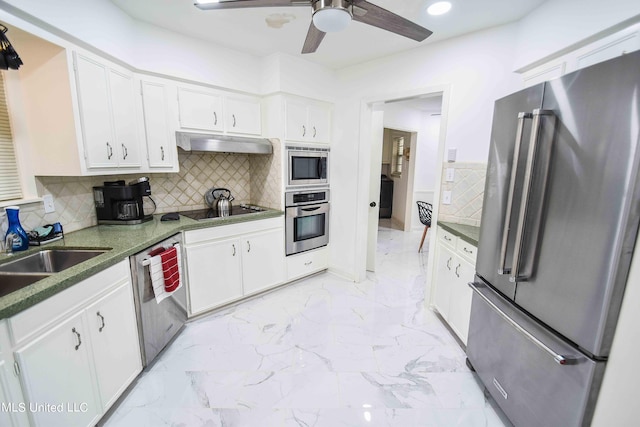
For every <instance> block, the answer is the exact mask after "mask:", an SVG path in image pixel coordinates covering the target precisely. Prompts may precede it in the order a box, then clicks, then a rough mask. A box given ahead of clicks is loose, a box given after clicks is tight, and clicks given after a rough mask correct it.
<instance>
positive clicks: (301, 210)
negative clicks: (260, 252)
mask: <svg viewBox="0 0 640 427" xmlns="http://www.w3.org/2000/svg"><path fill="white" fill-rule="evenodd" d="M285 208H286V210H285V221H286V227H285V235H286V241H287V242H286V253H287V256H288V255H293V254H297V253H299V252H304V251H308V250H311V249H315V248H319V247H322V246H326V245H327V244H328V243H329V189H328V188H318V189H305V190H298V191H288V192H286V193H285Z"/></svg>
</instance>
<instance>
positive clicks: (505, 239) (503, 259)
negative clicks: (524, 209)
mask: <svg viewBox="0 0 640 427" xmlns="http://www.w3.org/2000/svg"><path fill="white" fill-rule="evenodd" d="M532 117H533V114H531V113H525V112H520V113H518V128H517V130H516V142H515V145H514V149H513V159H512V160H511V179H510V180H509V193H507V210H506V212H505V218H504V220H505V223H504V228H503V229H502V245H501V247H500V259H499V264H498V274H509V273H511V269H510V268H507V267H506V266H505V264H506V263H507V245H508V243H509V231H510V229H511V212H512V211H513V195H514V192H515V188H516V175H517V174H518V159H519V158H520V147H521V146H522V136H523V133H524V121H525V120H526V119H530V118H532Z"/></svg>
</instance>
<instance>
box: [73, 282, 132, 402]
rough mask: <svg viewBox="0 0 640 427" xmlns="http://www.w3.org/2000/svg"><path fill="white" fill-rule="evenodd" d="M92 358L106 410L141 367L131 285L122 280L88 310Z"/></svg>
mask: <svg viewBox="0 0 640 427" xmlns="http://www.w3.org/2000/svg"><path fill="white" fill-rule="evenodd" d="M85 313H86V315H87V320H88V328H89V333H90V335H91V346H92V348H93V359H94V362H95V365H96V373H97V375H98V385H99V386H100V396H101V397H102V404H103V405H104V409H105V410H106V409H108V408H110V407H111V405H113V403H114V402H115V401H116V400H117V399H118V397H120V395H121V394H122V392H123V391H124V390H125V388H127V386H128V385H129V384H130V383H131V382H132V381H133V379H134V378H135V377H136V376H137V375H138V373H139V372H140V370H141V362H140V347H139V341H138V329H137V327H136V323H135V317H132V314H134V313H135V307H134V304H133V296H132V293H131V284H130V283H123V284H122V285H120V287H118V288H116V289H115V290H114V291H112V292H111V293H110V294H108V295H106V296H104V297H102V298H101V299H99V300H98V301H96V302H95V303H93V304H92V305H90V306H89V307H88V308H87V310H86V312H85Z"/></svg>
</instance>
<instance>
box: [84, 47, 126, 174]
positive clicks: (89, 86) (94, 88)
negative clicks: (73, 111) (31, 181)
mask: <svg viewBox="0 0 640 427" xmlns="http://www.w3.org/2000/svg"><path fill="white" fill-rule="evenodd" d="M75 61H76V83H77V86H78V103H79V108H80V121H81V124H82V140H83V142H84V149H85V157H86V162H87V168H110V167H117V166H118V152H117V151H118V148H117V146H116V142H115V140H114V136H113V134H112V132H111V114H110V109H109V87H108V83H107V73H108V69H107V67H106V66H104V65H102V64H100V63H98V62H95V61H93V60H91V59H89V58H86V57H84V56H82V55H76V57H75Z"/></svg>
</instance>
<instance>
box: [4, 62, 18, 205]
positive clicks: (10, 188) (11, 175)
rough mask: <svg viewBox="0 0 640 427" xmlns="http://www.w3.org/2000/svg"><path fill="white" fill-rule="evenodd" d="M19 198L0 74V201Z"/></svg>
mask: <svg viewBox="0 0 640 427" xmlns="http://www.w3.org/2000/svg"><path fill="white" fill-rule="evenodd" d="M21 198H22V186H21V185H20V175H19V173H18V164H17V163H16V154H15V150H14V147H13V137H12V135H11V126H10V124H9V111H8V109H7V98H6V95H5V88H4V75H3V74H2V73H0V201H2V200H13V199H21Z"/></svg>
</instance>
